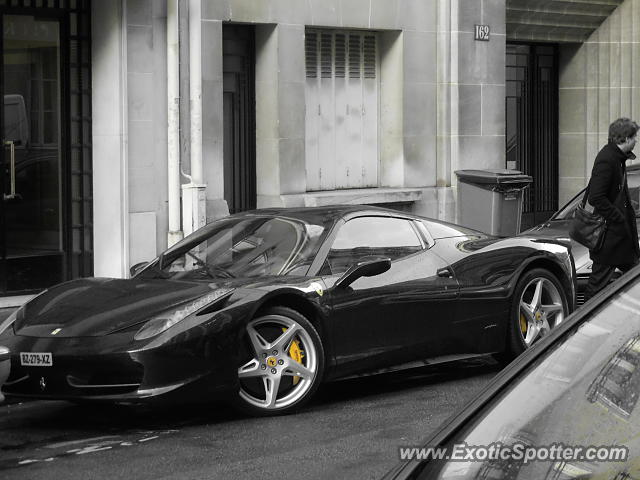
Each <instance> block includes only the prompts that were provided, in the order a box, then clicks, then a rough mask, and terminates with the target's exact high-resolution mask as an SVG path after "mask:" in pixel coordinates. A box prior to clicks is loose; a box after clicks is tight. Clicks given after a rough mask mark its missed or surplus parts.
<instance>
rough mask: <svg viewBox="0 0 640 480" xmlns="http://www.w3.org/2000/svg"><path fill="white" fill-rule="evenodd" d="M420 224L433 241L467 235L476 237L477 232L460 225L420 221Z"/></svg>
mask: <svg viewBox="0 0 640 480" xmlns="http://www.w3.org/2000/svg"><path fill="white" fill-rule="evenodd" d="M421 223H422V224H423V225H424V226H425V227H426V229H427V230H428V231H429V234H430V235H431V237H432V238H433V239H435V240H437V239H439V238H451V237H465V236H469V235H478V233H479V232H478V231H476V230H471V229H470V228H465V227H461V226H460V225H454V224H452V223H446V222H441V221H437V222H436V221H428V220H422V221H421Z"/></svg>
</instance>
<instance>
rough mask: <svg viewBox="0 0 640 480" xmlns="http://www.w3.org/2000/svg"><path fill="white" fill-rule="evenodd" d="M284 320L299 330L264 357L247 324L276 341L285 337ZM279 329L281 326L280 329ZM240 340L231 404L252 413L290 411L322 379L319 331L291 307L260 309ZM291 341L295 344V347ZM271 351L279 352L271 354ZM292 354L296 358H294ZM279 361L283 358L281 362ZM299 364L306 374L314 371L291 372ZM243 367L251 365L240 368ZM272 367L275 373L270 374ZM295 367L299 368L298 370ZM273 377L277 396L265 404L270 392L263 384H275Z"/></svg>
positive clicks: (309, 393)
mask: <svg viewBox="0 0 640 480" xmlns="http://www.w3.org/2000/svg"><path fill="white" fill-rule="evenodd" d="M286 324H289V325H291V326H292V327H293V325H297V327H293V328H296V331H297V332H298V333H296V334H294V337H293V338H292V339H291V340H290V341H287V342H285V343H286V344H287V347H285V348H284V350H283V351H279V350H276V349H270V351H269V353H267V354H266V355H267V356H266V357H263V355H264V354H265V351H264V349H262V350H260V352H256V347H255V346H254V343H253V342H252V340H251V338H250V334H249V328H250V327H252V328H254V330H255V331H257V332H258V333H259V334H260V335H261V337H262V340H266V341H267V342H268V343H276V342H277V341H278V340H279V339H281V338H283V337H284V335H283V333H284V332H285V331H286V330H287V329H288V328H286V327H285V325H286ZM278 329H280V330H282V333H281V332H279V331H278ZM260 330H262V331H260ZM296 342H297V344H296ZM242 343H243V345H241V350H240V351H241V352H243V357H244V358H241V359H240V362H239V365H238V385H239V388H238V392H237V395H236V396H235V399H234V401H233V402H232V406H233V407H234V408H236V409H238V410H240V411H242V412H244V413H247V414H249V415H253V416H272V415H284V414H288V413H292V412H294V411H296V410H298V409H300V408H301V407H302V406H303V405H304V404H306V403H307V402H308V401H309V400H310V399H311V397H312V396H313V395H314V393H315V392H316V390H317V389H318V386H319V385H320V383H321V382H322V378H323V374H324V363H325V358H324V348H323V346H322V340H321V338H320V335H319V334H318V332H317V330H316V329H315V327H314V326H313V324H312V323H311V322H310V321H309V320H307V319H306V318H305V317H304V316H303V315H302V314H300V313H299V312H297V311H295V310H293V309H291V308H288V307H271V308H269V309H267V310H264V311H262V312H260V313H259V314H258V315H257V316H256V318H254V319H253V320H251V321H250V322H249V323H248V324H247V326H246V328H245V332H244V335H243V339H242ZM294 344H296V345H295V347H294ZM294 349H295V352H294ZM274 351H277V352H278V353H277V354H273V352H274ZM294 355H295V356H296V357H297V358H293V357H294ZM280 361H282V362H283V365H282V366H280V363H279V362H280ZM252 362H253V364H252ZM255 362H257V363H255ZM271 362H273V363H274V364H272V363H271ZM299 365H302V367H304V368H305V369H307V371H306V372H305V374H306V373H307V372H313V375H309V376H307V377H305V376H302V370H300V373H301V375H300V376H295V375H292V369H296V368H299ZM243 367H250V368H246V369H243ZM254 367H255V368H254ZM265 367H266V368H265ZM241 370H242V371H243V374H249V375H255V376H250V377H248V378H246V377H244V375H242V376H241ZM274 370H275V371H277V373H275V374H273V373H272V372H273V371H274ZM295 371H296V372H298V370H295ZM276 378H279V380H278V385H279V387H278V391H277V392H276V400H275V403H273V404H272V405H267V403H268V402H269V394H268V392H267V386H266V385H268V384H269V385H271V386H272V387H273V385H274V384H273V383H271V382H272V381H274V380H275V379H276ZM260 385H262V387H261V386H260ZM260 390H262V391H260ZM262 394H263V395H264V397H265V398H264V399H262V398H260V397H261V395H262ZM278 402H282V405H278V404H277V403H278Z"/></svg>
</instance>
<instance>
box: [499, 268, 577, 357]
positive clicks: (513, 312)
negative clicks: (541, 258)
mask: <svg viewBox="0 0 640 480" xmlns="http://www.w3.org/2000/svg"><path fill="white" fill-rule="evenodd" d="M537 280H542V282H543V288H545V287H547V288H548V290H549V291H547V292H546V295H547V297H546V299H545V297H544V295H545V293H543V299H542V301H549V299H550V298H551V297H552V296H553V295H556V294H557V300H558V301H560V302H561V304H562V312H557V314H556V315H555V317H554V318H553V320H557V321H554V323H553V325H551V323H550V322H549V321H548V322H547V325H548V326H549V327H551V329H553V328H555V327H556V326H557V324H558V323H560V322H562V321H563V320H564V318H566V317H567V315H569V302H568V301H567V295H566V293H565V291H564V288H563V287H562V284H561V283H560V281H559V280H558V279H557V277H556V276H555V275H554V274H553V273H551V272H550V271H548V270H545V269H544V268H534V269H532V270H528V271H526V272H525V273H524V274H523V275H522V277H520V279H519V280H518V283H517V284H516V288H515V289H514V291H513V297H512V301H511V308H510V310H509V320H508V326H507V345H506V347H507V348H506V350H505V351H504V352H502V353H499V354H496V355H494V356H495V357H496V359H498V360H499V361H501V362H503V363H504V362H506V361H510V360H513V359H514V358H515V357H517V356H518V355H520V354H521V353H522V352H524V351H525V350H526V349H527V348H529V347H530V346H531V345H533V343H535V342H536V341H538V340H539V339H540V338H541V336H544V334H546V333H548V332H546V333H544V334H539V335H540V336H538V337H536V338H535V339H534V340H533V341H532V342H531V343H530V344H529V345H528V344H527V342H526V341H525V337H526V336H527V334H526V332H527V331H528V328H530V327H529V326H528V325H527V328H526V329H524V331H523V325H522V319H521V309H520V302H521V300H522V299H523V294H525V290H527V293H526V294H525V303H526V296H527V295H529V293H530V289H531V288H532V286H533V285H532V284H534V283H535V282H536V281H537ZM533 288H534V289H535V287H533ZM553 288H555V294H552V293H551V292H552V291H553ZM559 313H561V315H559ZM548 320H551V318H549V319H548ZM525 321H526V316H525Z"/></svg>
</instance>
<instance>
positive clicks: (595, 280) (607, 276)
mask: <svg viewBox="0 0 640 480" xmlns="http://www.w3.org/2000/svg"><path fill="white" fill-rule="evenodd" d="M637 264H638V260H636V261H635V262H634V263H627V264H625V265H602V264H601V263H596V262H593V267H591V275H589V283H587V288H586V289H585V291H584V300H585V302H586V301H587V300H589V299H590V298H591V297H593V296H594V295H595V294H596V293H598V292H599V291H600V290H602V289H603V288H604V287H606V286H607V285H608V284H609V281H610V280H611V276H612V275H613V272H614V271H615V269H616V268H619V269H620V270H621V271H622V273H626V272H628V271H629V270H631V269H632V268H633V267H635V266H636V265H637Z"/></svg>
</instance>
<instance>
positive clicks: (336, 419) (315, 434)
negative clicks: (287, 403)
mask: <svg viewBox="0 0 640 480" xmlns="http://www.w3.org/2000/svg"><path fill="white" fill-rule="evenodd" d="M498 371H499V366H498V365H497V364H496V363H495V362H494V361H493V360H491V359H489V358H480V359H475V360H466V361H458V362H450V363H447V364H442V365H437V366H426V367H422V368H419V369H413V370H408V371H404V372H395V373H387V374H384V375H378V376H372V377H364V378H358V379H352V380H345V381H342V382H337V383H332V384H327V385H324V386H323V387H322V388H321V390H320V391H319V392H318V395H317V396H316V397H315V398H314V400H313V401H312V402H311V403H310V404H309V405H308V406H307V407H306V408H304V409H303V410H302V411H301V412H299V413H297V414H293V415H288V416H281V417H268V418H249V417H245V416H241V415H239V414H237V413H235V412H234V411H233V410H230V409H229V408H227V407H224V406H217V405H216V406H197V407H193V406H188V407H184V408H176V407H172V408H170V409H168V408H156V409H143V408H131V407H124V406H121V407H118V406H87V405H73V404H69V403H65V402H42V401H37V402H26V403H18V404H9V405H2V406H0V431H1V432H2V436H1V437H0V477H2V478H3V479H5V480H9V479H18V478H19V479H25V478H29V479H34V480H35V479H57V478H64V479H75V478H78V479H86V478H88V477H89V478H92V479H102V478H105V479H106V478H109V479H111V478H136V479H160V478H180V479H205V478H206V479H217V478H235V479H245V478H246V479H253V478H271V477H273V478H295V479H307V478H334V479H341V478H379V477H381V476H382V475H383V474H384V473H385V472H386V471H387V470H389V469H390V468H391V467H392V466H393V465H394V464H395V463H396V462H397V461H398V453H397V449H398V447H399V446H404V445H415V444H417V443H419V442H420V441H421V440H423V439H425V437H427V436H428V435H430V434H431V433H433V432H434V431H435V429H436V428H438V426H439V425H440V424H441V423H442V422H443V421H445V420H446V419H447V418H448V417H449V416H450V415H451V414H452V413H454V412H456V411H457V410H458V409H459V408H461V407H462V406H463V405H464V404H465V403H466V402H467V401H468V400H469V399H470V398H472V397H473V396H474V395H475V394H476V393H477V392H478V391H479V390H480V389H481V388H482V387H483V386H484V385H486V384H487V383H488V382H489V381H490V380H491V378H492V377H493V376H494V375H495V374H496V373H497V372H498Z"/></svg>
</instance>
